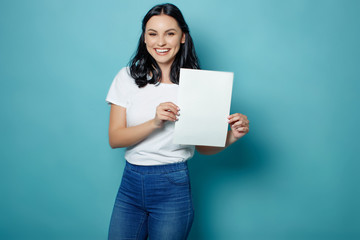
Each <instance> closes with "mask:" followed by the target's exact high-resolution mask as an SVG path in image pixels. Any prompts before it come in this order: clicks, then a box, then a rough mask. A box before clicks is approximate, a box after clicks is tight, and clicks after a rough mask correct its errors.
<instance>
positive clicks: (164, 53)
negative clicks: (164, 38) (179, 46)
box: [154, 48, 170, 56]
mask: <svg viewBox="0 0 360 240" xmlns="http://www.w3.org/2000/svg"><path fill="white" fill-rule="evenodd" d="M154 50H155V52H156V54H157V55H160V56H164V55H166V54H168V53H169V52H170V48H154ZM157 50H168V51H166V52H158V51H157Z"/></svg>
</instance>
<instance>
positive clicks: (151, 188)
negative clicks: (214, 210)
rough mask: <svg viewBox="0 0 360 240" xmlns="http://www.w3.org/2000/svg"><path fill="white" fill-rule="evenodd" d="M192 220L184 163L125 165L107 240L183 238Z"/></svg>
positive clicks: (188, 185) (186, 171)
mask: <svg viewBox="0 0 360 240" xmlns="http://www.w3.org/2000/svg"><path fill="white" fill-rule="evenodd" d="M193 218H194V210H193V204H192V199H191V189H190V181H189V172H188V167H187V163H186V162H182V163H174V164H168V165H159V166H137V165H132V164H130V163H128V162H126V166H125V170H124V173H123V178H122V181H121V185H120V188H119V191H118V194H117V196H116V200H115V204H114V209H113V212H112V216H111V221H110V227H109V239H111V240H114V239H127V240H130V239H134V240H135V239H147V237H148V238H149V239H150V240H165V239H169V240H170V239H171V240H177V239H179V240H180V239H186V238H187V236H188V234H189V232H190V229H191V225H192V222H193Z"/></svg>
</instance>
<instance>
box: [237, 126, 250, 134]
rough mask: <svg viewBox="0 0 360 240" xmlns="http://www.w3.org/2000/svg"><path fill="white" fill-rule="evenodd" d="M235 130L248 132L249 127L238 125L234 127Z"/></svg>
mask: <svg viewBox="0 0 360 240" xmlns="http://www.w3.org/2000/svg"><path fill="white" fill-rule="evenodd" d="M235 130H236V131H237V132H245V133H246V132H249V128H248V127H239V128H237V129H235Z"/></svg>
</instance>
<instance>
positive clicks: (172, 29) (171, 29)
mask: <svg viewBox="0 0 360 240" xmlns="http://www.w3.org/2000/svg"><path fill="white" fill-rule="evenodd" d="M147 31H154V32H157V31H156V30H154V29H151V28H150V29H148V30H147ZM170 31H175V32H177V31H176V29H175V28H170V29H168V30H166V31H165V32H170Z"/></svg>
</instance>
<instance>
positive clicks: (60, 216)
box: [0, 0, 360, 240]
mask: <svg viewBox="0 0 360 240" xmlns="http://www.w3.org/2000/svg"><path fill="white" fill-rule="evenodd" d="M157 3H161V2H159V1H145V0H142V1H119V0H118V1H85V0H84V1H80V0H75V1H70V0H67V1H66V0H63V1H60V0H52V1H45V0H33V1H1V2H0V78H1V82H0V97H1V99H0V100H1V101H0V106H1V119H0V121H1V125H0V128H1V134H0V149H1V153H0V158H1V162H0V181H1V188H0V192H1V198H0V202H1V204H0V238H1V239H106V236H107V229H108V224H109V220H110V215H111V210H112V207H113V202H114V199H115V194H116V191H117V188H118V185H119V183H120V179H121V175H122V168H123V166H124V160H123V153H124V152H123V149H117V150H112V149H111V148H110V147H109V145H108V135H107V130H108V120H109V106H108V105H107V104H106V103H105V97H106V94H107V91H108V89H109V87H110V84H111V81H112V79H113V77H114V76H115V74H116V73H117V72H118V71H119V70H120V69H121V68H122V67H124V66H125V65H126V64H127V62H128V61H129V59H130V57H131V56H132V54H133V53H134V51H135V49H136V46H137V41H138V38H139V36H140V33H141V30H140V26H141V20H142V18H143V16H144V15H145V13H146V12H147V11H148V10H149V9H150V8H151V7H152V6H153V5H155V4H157ZM173 3H175V4H176V5H177V6H178V7H179V8H180V9H181V10H182V12H183V14H184V16H185V19H186V21H187V23H188V24H189V26H190V30H191V34H192V36H193V38H194V42H195V45H196V50H197V52H198V55H199V58H200V61H201V64H202V68H203V69H209V70H219V71H232V72H234V73H235V82H234V89H233V90H234V91H233V96H232V106H231V112H232V113H234V112H241V113H244V114H246V115H247V116H248V118H249V119H250V121H251V130H250V133H249V134H248V135H247V136H246V137H244V138H243V139H241V140H240V141H238V142H237V143H235V144H234V145H232V146H231V147H230V148H229V149H227V150H226V151H224V152H222V153H220V154H218V155H215V156H201V155H198V154H197V155H195V157H194V158H193V159H191V160H190V162H189V165H190V171H191V178H192V186H193V195H194V196H193V197H194V203H195V209H196V210H195V211H196V213H195V214H196V216H195V222H194V225H193V228H192V231H191V237H190V239H206V240H211V239H251V240H257V239H259V240H260V239H267V240H268V239H270V240H271V239H274V240H279V239H280V240H281V239H307V240H309V239H310V240H311V239H314V240H315V239H316V240H318V239H326V240H329V239H330V240H331V239H360V228H359V226H360V188H359V182H360V177H359V175H358V171H359V170H360V164H359V154H360V152H359V136H360V131H359V127H358V119H359V117H360V108H359V102H360V101H359V100H360V99H359V92H360V91H359V90H360V86H359V85H360V84H359V75H360V67H359V65H360V64H359V63H360V47H359V42H360V28H359V23H360V15H359V11H360V1H355V0H354V1H351V0H346V1H341V0H338V1H335V0H332V1H331V0H316V1H310V0H273V1H266V0H256V1H249V0H248V1H245V0H233V1H230V0H222V1H219V0H216V1H207V0H199V1H190V0H189V1H173Z"/></svg>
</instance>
